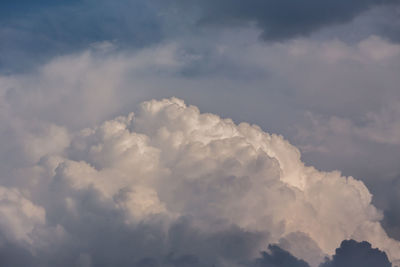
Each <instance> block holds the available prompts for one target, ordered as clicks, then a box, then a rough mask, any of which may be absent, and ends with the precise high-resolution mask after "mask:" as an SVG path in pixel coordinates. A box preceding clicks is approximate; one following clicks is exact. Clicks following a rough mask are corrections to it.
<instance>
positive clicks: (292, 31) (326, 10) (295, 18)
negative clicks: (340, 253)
mask: <svg viewBox="0 0 400 267" xmlns="http://www.w3.org/2000/svg"><path fill="white" fill-rule="evenodd" d="M175 2H176V3H177V4H176V6H177V7H178V8H179V7H180V6H183V7H186V10H192V11H193V13H194V14H196V13H197V14H199V15H198V18H197V19H198V20H197V22H198V23H199V24H205V25H212V26H215V25H223V26H244V25H249V24H251V23H253V24H255V25H256V26H258V27H259V28H260V29H261V30H262V37H263V38H264V39H267V40H282V39H287V38H292V37H296V36H301V35H307V34H310V33H312V32H313V31H315V30H318V29H320V28H322V27H324V26H327V25H331V24H340V23H344V22H349V21H351V20H352V19H353V18H354V17H356V16H357V15H358V14H360V13H361V12H363V11H365V10H368V9H369V8H371V7H374V6H376V5H382V4H390V3H393V1H375V0H370V1H352V2H351V3H350V2H348V1H338V0H332V1H328V2H324V3H321V2H319V1H308V2H292V1H262V0H260V1H251V2H246V3H243V2H242V1H239V0H238V1H218V2H215V1H196V0H194V1H189V2H188V1H179V0H176V1H175Z"/></svg>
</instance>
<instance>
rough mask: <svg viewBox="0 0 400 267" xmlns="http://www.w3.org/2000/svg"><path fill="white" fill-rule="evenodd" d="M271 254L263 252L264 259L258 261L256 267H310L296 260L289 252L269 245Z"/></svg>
mask: <svg viewBox="0 0 400 267" xmlns="http://www.w3.org/2000/svg"><path fill="white" fill-rule="evenodd" d="M268 249H269V250H270V251H271V253H270V254H269V253H267V252H263V253H262V258H260V259H258V260H257V261H256V263H255V264H254V266H257V267H289V266H292V267H309V265H308V264H307V263H306V262H305V261H302V260H299V259H296V258H295V257H293V256H292V255H291V254H290V253H288V252H287V251H285V250H283V249H281V248H280V247H278V246H275V245H269V246H268Z"/></svg>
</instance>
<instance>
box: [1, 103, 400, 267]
mask: <svg viewBox="0 0 400 267" xmlns="http://www.w3.org/2000/svg"><path fill="white" fill-rule="evenodd" d="M50 135H52V134H50ZM66 135H67V138H65V139H63V140H67V145H65V144H62V145H61V146H60V147H59V148H57V149H53V148H52V149H50V150H46V149H45V150H42V151H41V157H40V158H37V156H35V158H36V160H35V161H33V160H32V161H31V162H30V163H26V164H25V165H24V166H23V167H19V168H18V169H17V170H14V171H13V172H12V174H9V175H11V176H10V177H12V180H9V181H8V184H13V185H14V186H15V187H16V188H17V189H15V190H17V191H15V193H7V194H5V196H6V198H7V199H10V198H11V199H15V200H13V201H14V202H15V205H14V206H16V207H19V206H20V207H21V208H20V210H21V213H17V215H14V213H11V214H9V213H6V212H3V213H4V216H2V219H3V221H4V223H3V224H0V230H1V231H4V232H7V233H9V235H10V236H8V237H6V240H7V241H9V242H16V244H20V243H21V242H22V241H23V242H27V245H26V246H27V249H29V250H30V251H32V253H33V254H34V255H38V259H41V260H42V261H43V262H42V263H41V264H43V265H44V266H46V264H48V263H49V262H51V263H52V264H53V265H57V266H63V264H69V265H70V264H71V263H73V262H79V263H80V264H87V266H90V264H92V265H93V266H110V265H118V266H128V265H131V264H132V263H133V262H135V263H137V264H142V265H143V264H153V263H154V264H156V263H157V264H161V263H162V262H164V263H165V262H167V263H168V264H172V265H173V266H174V265H175V266H185V264H192V265H193V264H194V265H196V264H197V265H198V266H204V265H205V266H210V265H212V264H218V265H221V266H233V265H234V264H237V265H238V266H240V264H241V263H245V262H249V261H251V260H252V259H254V258H256V256H257V254H258V253H259V251H262V250H264V249H265V246H266V244H270V243H280V244H282V246H284V247H285V249H287V250H288V251H289V252H291V253H293V255H295V256H294V257H297V258H299V259H305V260H307V261H309V262H310V263H312V266H317V264H318V263H319V262H320V261H321V260H322V259H321V258H322V256H326V255H330V254H332V253H333V252H334V250H335V248H336V247H337V246H338V245H339V244H340V242H341V241H342V240H343V239H348V238H353V239H355V240H359V241H362V240H367V241H368V242H370V243H371V244H373V245H374V246H375V247H378V248H380V249H381V250H383V251H385V252H386V253H387V254H388V256H389V258H390V259H391V260H392V261H394V262H397V261H398V260H399V258H400V244H399V243H398V242H397V241H395V240H393V239H390V238H389V237H388V236H387V235H386V233H385V231H384V230H383V229H382V227H381V225H380V220H381V219H382V214H381V212H380V211H378V210H377V209H376V208H375V207H374V206H373V205H372V204H371V198H372V196H371V194H370V193H369V191H368V189H367V188H366V187H365V185H364V184H363V183H362V182H361V181H358V180H355V179H354V178H352V177H342V176H341V175H340V173H339V172H320V171H318V170H316V169H315V168H313V167H307V166H305V165H304V163H302V162H301V160H300V152H299V150H298V149H297V148H295V147H294V146H292V145H291V144H290V143H289V142H288V141H286V140H285V139H284V138H283V137H281V136H279V135H273V134H272V135H271V134H268V133H265V132H263V131H262V130H261V129H260V128H259V127H257V126H254V125H250V124H247V123H241V124H239V125H237V124H235V123H234V122H233V121H232V120H230V119H222V118H220V117H218V116H217V115H213V114H209V113H200V111H199V109H198V108H197V107H195V106H187V105H186V104H185V103H184V102H183V101H182V100H180V99H177V98H170V99H163V100H160V101H156V100H151V101H147V102H144V103H142V104H141V105H140V108H139V109H138V110H137V112H136V113H135V114H133V113H131V114H130V115H128V116H120V117H117V118H115V119H112V120H108V121H106V122H104V123H101V124H99V125H98V126H93V127H89V128H86V129H83V130H81V131H78V132H74V131H69V132H67V133H66ZM28 141H29V140H28ZM48 141H49V142H53V141H54V140H52V139H48ZM41 146H42V147H46V146H44V145H41ZM46 151H48V152H47V153H46ZM5 181H7V179H5V180H3V182H5ZM5 190H6V191H5V192H8V190H10V189H5ZM12 192H14V191H12ZM20 192H25V193H24V194H26V196H27V197H26V198H27V200H25V197H22V196H20V195H21V194H22V193H20ZM24 203H28V204H29V203H32V204H29V205H30V206H29V207H31V208H29V211H30V213H29V214H25V213H24V212H25V209H24V208H23V207H25V206H26V205H28V204H24ZM32 207H37V208H32ZM14 209H15V208H14ZM0 210H1V209H0ZM4 210H6V209H4ZM17 210H18V209H17ZM34 210H37V212H35V213H34V214H32V215H31V213H32V211H34ZM37 214H38V215H37ZM28 215H29V217H27V218H30V219H29V220H27V219H20V218H25V217H26V216H28ZM21 216H22V217H21ZM24 216H25V217H24ZM18 221H21V222H24V224H21V227H19V226H18V225H19V224H18V223H17V222H18ZM30 221H32V223H29V222H30ZM17 226H18V229H16V230H15V231H14V230H13V231H10V230H9V229H13V228H12V227H17ZM21 229H22V230H21ZM100 233H101V234H100ZM21 240H22V241H21ZM303 244H307V249H299V245H303ZM272 250H273V251H272V252H271V253H272V254H271V257H272V258H269V259H268V257H267V255H266V254H265V255H264V259H263V260H261V261H260V262H265V261H268V260H272V259H274V258H275V256H279V255H281V252H282V251H280V250H279V251H278V249H276V248H275V247H272ZM171 253H173V254H171ZM168 255H170V256H168ZM285 255H286V254H285ZM285 257H286V256H285ZM292 260H293V258H292ZM167 263H165V264H167ZM168 264H167V266H168ZM155 266H157V265H155Z"/></svg>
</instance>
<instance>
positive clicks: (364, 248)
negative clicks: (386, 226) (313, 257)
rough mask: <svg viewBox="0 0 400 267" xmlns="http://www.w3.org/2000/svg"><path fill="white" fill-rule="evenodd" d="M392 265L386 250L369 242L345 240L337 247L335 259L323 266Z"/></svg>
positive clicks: (366, 266) (322, 266)
mask: <svg viewBox="0 0 400 267" xmlns="http://www.w3.org/2000/svg"><path fill="white" fill-rule="evenodd" d="M339 266H340V267H361V266H362V267H375V266H382V267H391V266H392V264H391V263H390V262H389V260H388V258H387V256H386V254H385V252H383V251H380V250H379V249H376V248H371V244H370V243H368V242H365V241H364V242H360V243H359V242H356V241H354V240H344V241H343V242H342V244H341V245H340V247H339V248H338V249H336V254H335V255H333V259H332V260H330V261H327V262H326V263H324V264H322V265H321V267H339Z"/></svg>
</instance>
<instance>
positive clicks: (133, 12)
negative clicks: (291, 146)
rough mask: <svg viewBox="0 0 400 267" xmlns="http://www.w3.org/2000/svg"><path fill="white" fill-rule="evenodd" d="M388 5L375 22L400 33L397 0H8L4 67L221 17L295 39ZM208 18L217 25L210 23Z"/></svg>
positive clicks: (154, 39)
mask: <svg viewBox="0 0 400 267" xmlns="http://www.w3.org/2000/svg"><path fill="white" fill-rule="evenodd" d="M380 6H383V7H387V6H389V8H386V9H383V10H385V11H384V12H382V13H383V14H381V13H378V15H376V14H373V15H372V21H374V22H373V23H372V25H378V26H376V28H375V32H374V33H381V34H383V35H386V36H392V37H393V38H392V39H393V40H395V39H396V38H395V37H396V35H398V33H397V31H396V27H394V26H393V24H396V23H397V20H396V13H395V14H393V10H395V8H393V6H396V1H395V0H353V1H350V2H349V1H343V0H329V1H325V2H321V1H316V0H313V1H289V0H283V1H282V0H281V1H277V0H268V1H263V0H256V1H242V0H233V1H232V0H228V1H225V0H224V1H197V0H193V1H180V0H167V1H152V2H149V1H143V0H118V1H112V2H110V1H105V0H101V1H93V0H83V1H62V0H60V1H35V2H34V3H32V2H29V1H23V2H20V1H19V3H16V2H15V1H14V2H12V1H2V3H1V4H0V9H1V11H0V15H1V17H0V22H1V27H0V33H1V35H2V39H3V41H2V45H1V47H0V52H1V53H0V54H1V56H0V70H1V71H2V72H3V73H9V72H14V71H26V70H27V69H29V68H32V67H34V66H36V65H37V64H38V63H44V62H46V61H47V60H48V58H51V57H53V56H56V55H60V54H64V53H70V52H74V51H79V50H81V49H85V48H86V47H87V46H88V45H90V44H93V43H96V42H102V41H111V42H116V43H118V44H120V45H121V46H123V47H125V48H127V49H137V48H141V47H144V46H148V45H151V44H155V43H160V42H162V41H164V40H171V39H176V38H178V39H179V38H181V37H182V36H196V35H198V34H202V33H203V32H204V30H205V31H209V30H211V31H212V30H213V29H214V28H215V26H217V25H219V26H223V27H222V28H231V27H232V26H233V27H235V26H239V27H247V26H249V25H250V24H255V25H256V26H257V27H258V28H259V29H260V30H261V31H262V34H261V35H262V37H263V38H264V39H268V40H283V39H290V38H293V37H298V36H305V35H309V34H311V33H313V32H315V31H316V30H319V29H323V28H324V27H326V26H330V25H337V24H341V23H345V22H349V21H351V20H352V19H353V18H355V17H357V16H358V15H359V14H360V13H362V11H366V10H369V9H370V8H375V7H380ZM381 17H385V18H386V20H385V21H382V19H380V18H381ZM207 25H208V26H211V27H205V28H204V27H202V26H207ZM217 28H218V27H217ZM361 28H362V27H361ZM44 47H45V48H46V49H43V48H44Z"/></svg>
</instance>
